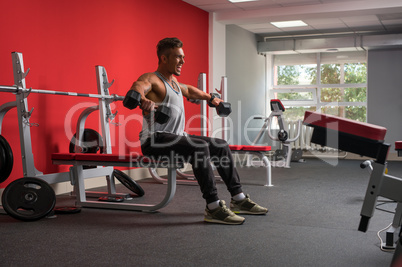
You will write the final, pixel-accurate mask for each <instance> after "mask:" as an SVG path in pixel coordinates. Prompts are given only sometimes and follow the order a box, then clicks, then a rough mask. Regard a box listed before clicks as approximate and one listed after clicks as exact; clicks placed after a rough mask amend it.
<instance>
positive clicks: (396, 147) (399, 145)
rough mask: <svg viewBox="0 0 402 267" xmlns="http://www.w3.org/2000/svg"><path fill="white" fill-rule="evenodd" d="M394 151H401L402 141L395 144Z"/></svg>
mask: <svg viewBox="0 0 402 267" xmlns="http://www.w3.org/2000/svg"><path fill="white" fill-rule="evenodd" d="M395 150H402V141H396V142H395Z"/></svg>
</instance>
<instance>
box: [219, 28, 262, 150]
mask: <svg viewBox="0 0 402 267" xmlns="http://www.w3.org/2000/svg"><path fill="white" fill-rule="evenodd" d="M265 75H266V70H265V57H264V56H262V55H258V54H257V39H256V35H255V34H253V33H251V32H249V31H246V30H244V29H242V28H240V27H238V26H235V25H228V26H226V76H227V79H228V93H227V94H228V101H229V102H230V103H231V104H232V114H231V115H230V116H229V119H228V127H230V130H229V135H228V141H229V143H231V144H242V145H250V144H251V143H250V140H251V141H253V140H254V138H255V137H256V135H257V133H258V131H259V129H260V128H261V126H262V124H263V122H262V120H252V119H251V118H252V117H254V116H256V115H260V116H261V115H262V116H265V115H266V114H265V104H266V103H267V101H266V98H267V95H266V86H265V82H266V81H265V79H266V78H265V77H266V76H265ZM248 122H250V123H248ZM245 124H248V127H247V125H245ZM245 126H246V127H247V128H248V129H251V131H248V132H247V134H245V133H244V128H245Z"/></svg>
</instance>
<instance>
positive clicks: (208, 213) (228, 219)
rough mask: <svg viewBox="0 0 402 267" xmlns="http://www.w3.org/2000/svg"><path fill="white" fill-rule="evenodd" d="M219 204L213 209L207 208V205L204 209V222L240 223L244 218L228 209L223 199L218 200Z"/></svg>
mask: <svg viewBox="0 0 402 267" xmlns="http://www.w3.org/2000/svg"><path fill="white" fill-rule="evenodd" d="M219 206H220V207H218V208H216V209H213V210H210V209H208V207H207V208H206V209H205V216H204V221H205V222H209V223H222V224H242V223H243V222H244V220H245V218H243V217H240V216H238V215H236V214H234V213H233V212H232V211H231V210H230V209H228V208H227V207H226V204H225V201H223V200H221V201H219Z"/></svg>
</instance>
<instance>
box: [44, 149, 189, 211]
mask: <svg viewBox="0 0 402 267" xmlns="http://www.w3.org/2000/svg"><path fill="white" fill-rule="evenodd" d="M52 162H53V164H58V165H72V167H71V168H70V179H71V184H72V185H74V187H75V190H76V194H77V195H76V198H77V205H79V206H82V207H90V208H105V209H119V210H135V211H155V210H158V209H160V208H162V207H164V206H166V205H167V204H168V203H169V202H170V201H171V200H172V198H173V196H174V194H175V192H176V169H177V168H183V164H182V163H179V162H169V161H153V160H151V159H150V158H147V157H144V156H142V155H140V154H126V155H117V154H79V153H55V154H52ZM83 165H91V166H120V167H130V168H133V167H146V168H151V167H153V168H167V170H168V176H167V191H166V194H165V197H164V198H163V200H162V201H161V202H160V203H157V204H138V203H137V204H136V203H126V202H124V203H121V202H119V203H117V202H102V201H90V200H87V199H86V197H87V196H86V193H85V184H84V179H85V177H84V173H83ZM109 182H111V181H110V180H108V183H109Z"/></svg>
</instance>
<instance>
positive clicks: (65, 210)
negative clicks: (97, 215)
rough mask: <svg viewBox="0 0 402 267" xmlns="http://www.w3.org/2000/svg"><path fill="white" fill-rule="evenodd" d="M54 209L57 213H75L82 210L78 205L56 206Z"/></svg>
mask: <svg viewBox="0 0 402 267" xmlns="http://www.w3.org/2000/svg"><path fill="white" fill-rule="evenodd" d="M53 210H54V213H55V214H75V213H79V212H81V208H79V207H76V206H71V207H70V206H65V207H55V208H54V209H53Z"/></svg>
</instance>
